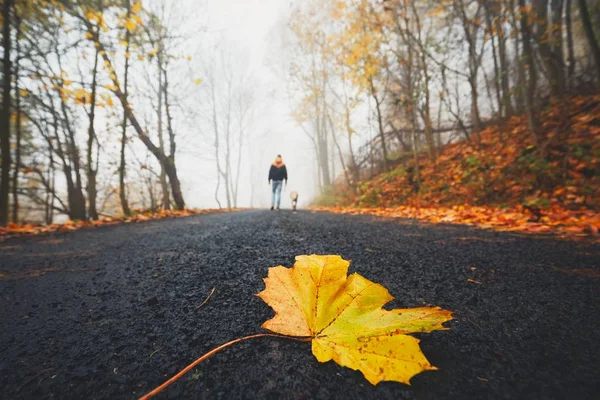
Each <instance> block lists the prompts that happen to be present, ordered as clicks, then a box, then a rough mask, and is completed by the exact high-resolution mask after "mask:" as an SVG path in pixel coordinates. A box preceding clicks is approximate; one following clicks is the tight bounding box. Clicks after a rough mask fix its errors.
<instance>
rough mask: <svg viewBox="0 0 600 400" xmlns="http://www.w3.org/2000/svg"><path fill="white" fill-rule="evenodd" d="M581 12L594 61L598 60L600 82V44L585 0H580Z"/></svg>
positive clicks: (597, 70)
mask: <svg viewBox="0 0 600 400" xmlns="http://www.w3.org/2000/svg"><path fill="white" fill-rule="evenodd" d="M579 13H580V15H581V22H583V29H584V31H585V36H586V37H587V41H588V45H589V46H590V50H591V51H592V54H593V55H594V61H595V62H596V74H597V77H598V81H599V82H600V46H599V45H598V41H597V40H596V35H595V34H594V28H593V27H592V21H591V19H590V13H589V11H588V7H587V3H586V2H585V0H579Z"/></svg>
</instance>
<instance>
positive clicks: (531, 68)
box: [519, 0, 538, 143]
mask: <svg viewBox="0 0 600 400" xmlns="http://www.w3.org/2000/svg"><path fill="white" fill-rule="evenodd" d="M519 6H520V8H521V9H522V10H524V9H525V0H519ZM527 19H528V15H527V13H522V15H521V35H522V38H523V65H522V68H524V69H525V70H527V71H528V72H529V77H528V79H527V83H526V88H525V108H526V110H527V119H528V124H529V129H530V130H531V133H532V134H533V137H534V139H535V141H536V143H537V142H538V138H537V120H536V117H535V106H534V96H535V90H536V85H537V75H536V68H535V61H534V59H533V50H532V48H531V30H530V27H529V22H528V21H527Z"/></svg>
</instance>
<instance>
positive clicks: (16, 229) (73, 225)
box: [0, 209, 238, 237]
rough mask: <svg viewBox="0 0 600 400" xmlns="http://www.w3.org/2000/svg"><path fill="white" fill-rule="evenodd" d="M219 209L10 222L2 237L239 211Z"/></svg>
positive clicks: (0, 229) (3, 229) (0, 234)
mask: <svg viewBox="0 0 600 400" xmlns="http://www.w3.org/2000/svg"><path fill="white" fill-rule="evenodd" d="M237 210H238V209H231V210H217V209H198V210H160V211H157V212H139V213H135V214H134V215H132V216H129V217H102V218H100V219H99V220H98V221H70V220H69V221H67V222H65V223H63V224H50V225H36V224H23V225H19V224H14V223H10V224H8V226H7V227H5V228H2V227H0V237H2V236H13V235H14V236H18V235H37V234H42V233H49V232H65V231H74V230H76V229H79V228H85V227H90V226H103V225H113V224H119V223H129V222H144V221H150V220H155V219H162V218H171V217H187V216H190V215H196V214H208V213H214V212H225V211H237Z"/></svg>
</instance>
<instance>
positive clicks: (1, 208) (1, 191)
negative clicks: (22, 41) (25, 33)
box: [0, 0, 13, 226]
mask: <svg viewBox="0 0 600 400" xmlns="http://www.w3.org/2000/svg"><path fill="white" fill-rule="evenodd" d="M12 6H13V0H4V4H3V6H2V21H3V29H2V47H3V49H4V60H3V65H2V67H3V69H2V72H3V74H2V77H3V80H2V110H1V111H0V156H1V157H2V164H1V165H0V168H1V172H0V226H6V224H8V194H9V189H10V185H9V180H10V164H11V154H10V112H11V88H12V85H11V83H12V65H11V59H10V57H11V48H10V47H11V38H10V35H11V29H10V21H11V16H10V12H11V8H12Z"/></svg>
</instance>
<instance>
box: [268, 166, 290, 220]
mask: <svg viewBox="0 0 600 400" xmlns="http://www.w3.org/2000/svg"><path fill="white" fill-rule="evenodd" d="M287 179H288V176H287V169H286V167H285V164H284V163H283V160H282V158H281V155H280V154H279V155H277V158H276V159H275V161H274V162H273V164H271V168H270V169H269V185H271V181H273V186H272V191H273V194H272V195H271V210H273V209H274V208H275V204H276V203H277V210H278V211H279V205H280V204H281V188H282V187H283V181H284V180H285V184H286V186H287Z"/></svg>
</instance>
